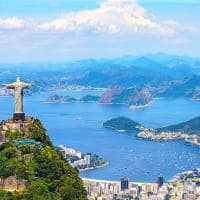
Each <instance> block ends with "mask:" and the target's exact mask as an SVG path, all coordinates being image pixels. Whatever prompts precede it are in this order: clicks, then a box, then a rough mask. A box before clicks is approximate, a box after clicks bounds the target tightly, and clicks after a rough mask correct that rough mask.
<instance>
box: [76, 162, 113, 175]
mask: <svg viewBox="0 0 200 200" xmlns="http://www.w3.org/2000/svg"><path fill="white" fill-rule="evenodd" d="M108 165H110V162H108V161H106V162H105V163H104V164H102V165H99V166H96V167H89V168H85V169H80V170H79V169H78V171H79V172H86V171H90V170H95V169H100V168H103V167H106V166H108Z"/></svg>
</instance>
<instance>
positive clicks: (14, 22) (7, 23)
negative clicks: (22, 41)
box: [0, 17, 26, 29]
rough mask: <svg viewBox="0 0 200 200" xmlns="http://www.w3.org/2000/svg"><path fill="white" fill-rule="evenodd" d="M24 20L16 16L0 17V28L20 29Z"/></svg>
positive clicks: (23, 24) (23, 25) (24, 22)
mask: <svg viewBox="0 0 200 200" xmlns="http://www.w3.org/2000/svg"><path fill="white" fill-rule="evenodd" d="M25 24H26V20H24V19H20V18H17V17H9V18H5V19H1V18H0V29H21V28H24V27H25Z"/></svg>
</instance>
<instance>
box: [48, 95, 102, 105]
mask: <svg viewBox="0 0 200 200" xmlns="http://www.w3.org/2000/svg"><path fill="white" fill-rule="evenodd" d="M99 98H100V97H99V96H93V95H86V96H83V97H81V98H79V99H77V98H74V97H71V96H61V95H57V94H54V95H51V96H49V97H48V98H47V99H46V100H45V101H44V103H72V102H86V103H87V102H88V103H92V102H97V101H98V100H99Z"/></svg>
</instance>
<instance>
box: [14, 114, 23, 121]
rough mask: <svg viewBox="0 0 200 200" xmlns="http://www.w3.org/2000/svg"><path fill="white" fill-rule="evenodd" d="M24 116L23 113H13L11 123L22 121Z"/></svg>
mask: <svg viewBox="0 0 200 200" xmlns="http://www.w3.org/2000/svg"><path fill="white" fill-rule="evenodd" d="M24 120H25V114H24V113H14V114H13V121H24Z"/></svg>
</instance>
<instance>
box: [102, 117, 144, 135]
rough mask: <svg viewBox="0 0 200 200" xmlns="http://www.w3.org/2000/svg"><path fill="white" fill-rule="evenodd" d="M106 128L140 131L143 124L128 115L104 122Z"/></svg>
mask: <svg viewBox="0 0 200 200" xmlns="http://www.w3.org/2000/svg"><path fill="white" fill-rule="evenodd" d="M103 127H104V128H108V129H113V130H115V131H129V132H132V131H138V130H139V128H140V127H141V125H140V124H139V123H137V122H134V121H133V120H131V119H129V118H126V117H118V118H114V119H111V120H108V121H106V122H104V123H103Z"/></svg>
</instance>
